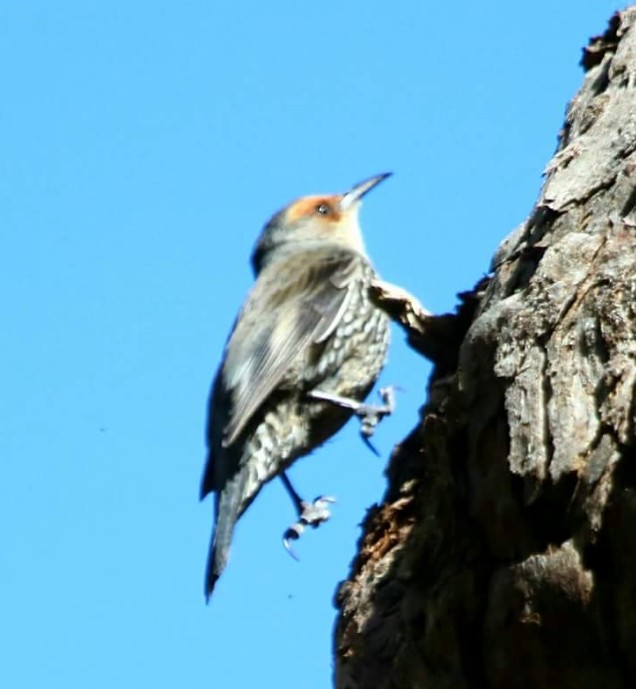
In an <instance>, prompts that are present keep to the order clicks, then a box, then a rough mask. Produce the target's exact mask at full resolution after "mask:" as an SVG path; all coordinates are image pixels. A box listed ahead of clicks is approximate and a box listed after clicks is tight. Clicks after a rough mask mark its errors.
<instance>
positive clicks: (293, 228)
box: [201, 174, 389, 599]
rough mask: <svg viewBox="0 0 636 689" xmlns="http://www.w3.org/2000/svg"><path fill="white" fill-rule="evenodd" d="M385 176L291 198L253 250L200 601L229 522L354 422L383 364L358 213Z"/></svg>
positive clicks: (217, 429) (228, 371) (220, 384)
mask: <svg viewBox="0 0 636 689" xmlns="http://www.w3.org/2000/svg"><path fill="white" fill-rule="evenodd" d="M388 176H389V175H388V174H382V175H377V176H376V177H372V178H370V179H368V180H365V181H364V182H361V183H360V184H357V185H356V186H355V187H353V189H351V190H350V191H348V192H346V193H344V194H334V195H329V196H307V197H304V198H301V199H298V200H297V201H295V202H293V203H292V204H291V205H289V206H288V207H287V208H284V209H283V210H281V211H280V212H279V213H277V214H276V215H274V217H273V218H272V219H271V220H270V221H269V222H268V223H267V225H266V226H265V228H264V229H263V231H262V233H261V235H260V237H259V239H258V241H257V243H256V246H255V248H254V251H253V254H252V267H253V269H254V272H255V275H256V282H255V284H254V286H253V288H252V290H251V292H250V293H249V295H248V297H247V300H246V301H245V303H244V305H243V307H242V309H241V311H240V313H239V316H238V318H237V320H236V322H235V324H234V328H233V330H232V332H231V334H230V337H229V339H228V342H227V345H226V348H225V354H224V358H223V361H222V363H221V366H220V367H219V370H218V371H217V374H216V378H215V381H214V384H213V387H212V392H211V395H210V402H209V416H208V424H207V443H208V454H207V461H206V466H205V470H204V473H203V479H202V482H201V499H203V498H204V497H205V496H206V495H207V494H208V493H210V492H214V493H215V498H216V501H215V511H214V520H215V527H214V533H213V537H212V542H211V545H210V552H209V557H208V564H207V571H206V577H205V595H206V598H207V599H209V596H210V594H211V593H212V590H213V589H214V585H215V583H216V581H217V579H218V578H219V576H220V574H221V572H222V571H223V569H224V568H225V566H226V563H227V558H228V553H229V549H230V542H231V539H232V532H233V529H234V525H235V523H236V521H237V520H238V518H239V517H240V516H241V515H242V514H243V512H244V511H245V510H246V509H247V507H248V506H249V505H250V503H251V502H252V500H253V499H254V498H255V497H256V495H257V493H258V492H259V490H260V489H261V488H262V487H263V485H264V484H265V483H267V482H268V481H270V480H271V479H272V478H274V477H275V476H277V475H281V474H282V472H283V471H284V470H285V469H287V468H288V467H289V466H290V464H291V463H292V462H293V461H294V460H295V459H297V458H298V457H301V456H302V455H305V454H307V453H309V452H311V451H312V450H313V449H314V448H316V447H317V446H318V445H320V444H321V443H323V442H324V441H325V440H327V438H329V437H330V436H332V435H333V434H334V433H336V431H338V430H339V429H340V428H341V427H342V426H343V425H344V424H345V422H346V421H347V420H348V419H349V418H350V417H351V415H352V414H353V413H358V414H359V415H364V405H362V404H358V403H361V402H362V400H364V398H365V397H366V396H367V394H368V393H369V391H370V390H371V388H372V387H373V384H374V383H375V381H376V379H377V377H378V375H379V374H380V371H381V369H382V367H383V365H384V362H385V358H386V352H387V347H388V343H389V325H388V320H387V318H386V316H385V315H384V313H383V312H382V311H380V310H379V309H378V308H376V307H375V306H374V305H373V304H372V303H371V301H370V299H369V295H368V287H369V284H370V282H371V280H372V279H373V278H374V277H375V272H374V270H373V268H372V266H371V263H370V262H369V259H368V257H367V254H366V251H365V248H364V243H363V240H362V234H361V231H360V225H359V223H358V212H359V209H360V205H361V203H360V202H361V199H362V197H363V196H364V195H365V194H366V193H367V192H368V191H370V190H371V189H373V188H374V187H375V186H376V185H377V184H379V183H380V182H381V181H382V180H384V179H385V178H386V177H388ZM325 398H327V399H325ZM332 398H335V399H332ZM341 398H347V400H352V401H353V402H352V403H349V404H346V403H345V404H342V403H341V402H342V399H341ZM347 400H345V402H347ZM357 407H360V408H361V409H362V411H361V412H358V411H356V409H357ZM385 413H386V412H385ZM285 484H286V486H288V487H289V483H288V481H287V480H285ZM296 502H297V505H298V508H299V510H300V509H301V504H300V500H299V499H298V498H297V496H296ZM302 506H303V507H311V506H308V505H307V504H306V503H302ZM324 518H325V517H324V516H323V517H316V518H315V523H317V522H319V521H321V520H323V519H324ZM311 519H312V518H311V517H310V516H308V517H307V519H306V521H305V523H312V522H311Z"/></svg>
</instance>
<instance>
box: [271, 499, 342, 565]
mask: <svg viewBox="0 0 636 689" xmlns="http://www.w3.org/2000/svg"><path fill="white" fill-rule="evenodd" d="M334 502H336V499H335V498H332V497H329V496H328V495H324V496H320V497H319V498H316V499H315V500H314V501H313V502H305V501H304V500H303V501H302V502H301V503H300V505H301V511H300V514H299V515H298V521H297V522H295V523H294V524H292V525H291V526H290V527H289V528H288V529H287V530H286V531H285V533H284V534H283V545H284V546H285V550H286V551H287V552H288V553H289V554H290V555H291V556H292V557H293V558H294V560H298V559H299V558H298V555H296V553H295V552H294V549H293V548H292V547H291V544H290V541H297V540H298V539H299V538H300V537H301V535H302V533H303V531H304V530H305V529H306V528H307V527H308V526H311V527H312V528H314V529H316V528H318V526H320V524H322V523H323V522H326V521H327V520H328V519H329V517H330V516H331V514H330V512H329V505H330V504H333V503H334Z"/></svg>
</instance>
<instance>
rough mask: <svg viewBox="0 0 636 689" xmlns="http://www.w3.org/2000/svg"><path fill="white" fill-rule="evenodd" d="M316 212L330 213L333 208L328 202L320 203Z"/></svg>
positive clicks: (321, 213)
mask: <svg viewBox="0 0 636 689" xmlns="http://www.w3.org/2000/svg"><path fill="white" fill-rule="evenodd" d="M316 213H319V214H320V215H329V213H331V208H329V206H328V205H327V204H326V203H319V204H318V205H317V206H316Z"/></svg>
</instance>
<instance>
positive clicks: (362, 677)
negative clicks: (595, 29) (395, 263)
mask: <svg viewBox="0 0 636 689" xmlns="http://www.w3.org/2000/svg"><path fill="white" fill-rule="evenodd" d="M582 65H583V67H584V69H585V70H586V72H585V80H584V83H583V86H582V88H581V90H580V91H579V93H578V94H577V95H576V96H575V98H574V99H573V100H572V102H571V103H570V105H569V108H568V112H567V116H566V121H565V124H564V127H563V129H562V131H561V134H560V141H559V146H558V150H557V153H556V154H555V156H554V158H553V159H552V161H551V162H550V164H549V165H548V167H547V169H546V173H545V174H546V180H545V184H544V187H543V189H542V191H541V195H540V198H539V200H538V202H537V205H536V207H535V209H534V211H533V213H532V215H531V216H530V218H529V219H528V220H527V221H526V222H525V223H523V224H522V225H521V226H520V227H519V228H518V229H517V230H516V231H515V232H513V233H512V234H511V235H510V237H508V238H507V239H506V240H504V242H503V243H502V245H501V247H500V249H499V250H498V252H497V254H496V255H495V257H494V259H493V266H492V271H491V275H490V277H489V278H488V279H487V280H484V281H482V283H480V284H479V285H478V286H477V287H476V288H475V290H473V291H472V292H471V293H468V294H465V295H462V305H461V306H460V307H459V309H458V312H457V313H456V314H453V315H446V316H442V317H433V316H430V315H429V314H426V312H425V311H423V310H422V309H421V307H419V306H418V305H417V304H415V305H414V304H413V303H411V301H410V300H409V297H408V295H404V293H397V294H389V293H388V292H386V291H384V290H383V289H382V288H378V290H377V292H376V294H375V296H376V299H377V301H378V302H379V303H380V304H381V305H382V306H383V308H385V309H386V310H387V311H388V312H389V313H390V314H391V315H392V316H393V317H394V318H397V319H398V320H400V321H401V322H402V324H403V325H404V327H405V329H406V330H407V336H408V338H409V342H410V343H411V345H412V346H414V347H415V348H417V349H418V350H419V351H421V352H423V353H425V354H426V355H427V356H429V357H430V358H432V359H433V361H434V363H435V369H434V371H433V374H432V377H431V381H430V385H429V391H428V393H429V396H428V400H427V403H426V406H425V407H424V409H423V410H422V420H421V423H420V424H419V425H418V427H417V428H416V429H415V430H414V431H413V432H412V433H411V435H410V436H409V437H408V438H406V439H405V440H404V441H403V442H402V443H401V444H400V445H399V446H397V447H396V448H395V450H394V452H393V455H392V458H391V461H390V464H389V467H388V469H387V474H388V479H389V487H388V490H387V494H386V495H385V497H384V502H383V504H382V505H380V506H377V507H374V508H372V509H371V510H370V511H369V513H368V515H367V517H366V520H365V524H364V532H363V536H362V539H361V541H360V544H359V552H358V555H357V557H356V559H355V560H354V562H353V564H352V569H351V572H350V575H349V579H348V580H347V581H346V582H344V583H343V584H342V585H341V587H340V590H339V592H338V593H337V596H336V601H337V606H338V608H339V610H340V614H339V618H338V622H337V628H336V641H335V658H336V670H335V684H336V686H337V687H338V689H366V688H369V689H370V688H373V689H385V688H389V687H394V688H399V689H407V688H410V687H429V688H436V689H437V688H448V689H460V688H462V689H463V688H476V687H480V688H481V687H489V688H492V689H516V688H522V687H557V686H558V687H559V688H560V689H570V688H572V689H574V688H576V689H587V688H588V687H589V688H590V689H591V688H592V687H594V688H596V687H598V686H603V688H604V689H613V688H614V687H616V688H618V687H621V688H627V687H634V686H636V652H635V649H636V569H634V567H633V563H636V528H634V527H635V525H636V442H635V438H634V433H635V429H634V416H635V402H634V387H635V385H636V7H632V8H629V9H627V10H625V11H624V12H622V13H620V14H617V15H615V16H614V17H613V18H612V19H611V21H610V24H609V27H608V30H607V31H606V33H605V34H604V35H603V36H598V37H595V38H593V39H592V40H591V41H590V44H589V46H588V47H587V48H586V49H585V50H584V54H583V59H582Z"/></svg>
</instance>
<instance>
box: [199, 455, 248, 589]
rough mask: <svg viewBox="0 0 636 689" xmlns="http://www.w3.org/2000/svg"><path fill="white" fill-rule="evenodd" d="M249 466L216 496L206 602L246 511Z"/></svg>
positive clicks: (206, 576) (231, 479) (206, 584)
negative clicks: (240, 518)
mask: <svg viewBox="0 0 636 689" xmlns="http://www.w3.org/2000/svg"><path fill="white" fill-rule="evenodd" d="M247 475H248V470H247V467H241V468H240V469H239V470H238V471H237V472H236V474H234V476H232V477H231V478H230V479H229V480H228V481H227V482H226V483H225V485H224V486H223V488H222V489H221V491H220V492H219V493H217V495H216V508H215V526H214V533H213V534H212V542H211V543H210V551H209V554H208V563H207V567H206V572H205V600H206V602H209V601H210V596H211V595H212V591H213V590H214V586H215V584H216V582H217V579H218V578H219V577H220V576H221V573H222V572H223V570H224V569H225V566H226V565H227V560H228V556H229V553H230V543H231V542H232V533H233V532H234V525H235V524H236V521H237V519H238V518H239V516H240V515H241V513H242V512H243V509H244V501H245V486H246V482H247Z"/></svg>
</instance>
